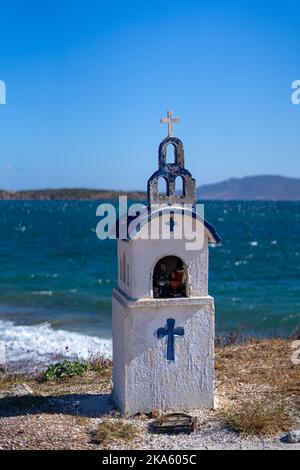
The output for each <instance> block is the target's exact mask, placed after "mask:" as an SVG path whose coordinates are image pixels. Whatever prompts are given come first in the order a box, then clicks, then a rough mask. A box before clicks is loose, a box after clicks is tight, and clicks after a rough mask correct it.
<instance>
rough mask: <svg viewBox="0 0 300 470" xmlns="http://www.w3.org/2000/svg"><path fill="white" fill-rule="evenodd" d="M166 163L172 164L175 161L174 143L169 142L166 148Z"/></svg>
mask: <svg viewBox="0 0 300 470" xmlns="http://www.w3.org/2000/svg"><path fill="white" fill-rule="evenodd" d="M166 152H167V153H166V163H167V164H172V163H176V148H175V145H173V144H169V145H168V146H167V150H166Z"/></svg>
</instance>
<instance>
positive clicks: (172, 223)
mask: <svg viewBox="0 0 300 470" xmlns="http://www.w3.org/2000/svg"><path fill="white" fill-rule="evenodd" d="M166 225H169V226H170V232H174V227H175V225H177V222H175V220H174V212H171V214H170V221H169V222H166Z"/></svg>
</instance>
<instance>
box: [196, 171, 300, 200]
mask: <svg viewBox="0 0 300 470" xmlns="http://www.w3.org/2000/svg"><path fill="white" fill-rule="evenodd" d="M197 199H199V200H225V201H234V200H238V201H255V200H256V201H299V200H300V179H299V178H287V177H285V176H277V175H262V176H246V177H245V178H230V179H228V180H225V181H222V182H221V183H215V184H208V185H204V186H200V187H199V188H197Z"/></svg>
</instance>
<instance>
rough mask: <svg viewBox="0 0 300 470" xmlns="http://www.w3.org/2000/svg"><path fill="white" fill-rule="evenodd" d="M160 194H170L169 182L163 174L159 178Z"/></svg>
mask: <svg viewBox="0 0 300 470" xmlns="http://www.w3.org/2000/svg"><path fill="white" fill-rule="evenodd" d="M158 194H159V196H169V182H168V180H167V178H164V177H163V176H161V177H160V178H159V179H158Z"/></svg>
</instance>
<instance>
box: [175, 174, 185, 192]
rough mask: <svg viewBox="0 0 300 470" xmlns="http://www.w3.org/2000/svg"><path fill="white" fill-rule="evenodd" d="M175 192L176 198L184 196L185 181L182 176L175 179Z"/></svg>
mask: <svg viewBox="0 0 300 470" xmlns="http://www.w3.org/2000/svg"><path fill="white" fill-rule="evenodd" d="M175 192H176V194H177V195H178V196H185V181H184V178H183V176H177V178H176V179H175Z"/></svg>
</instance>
